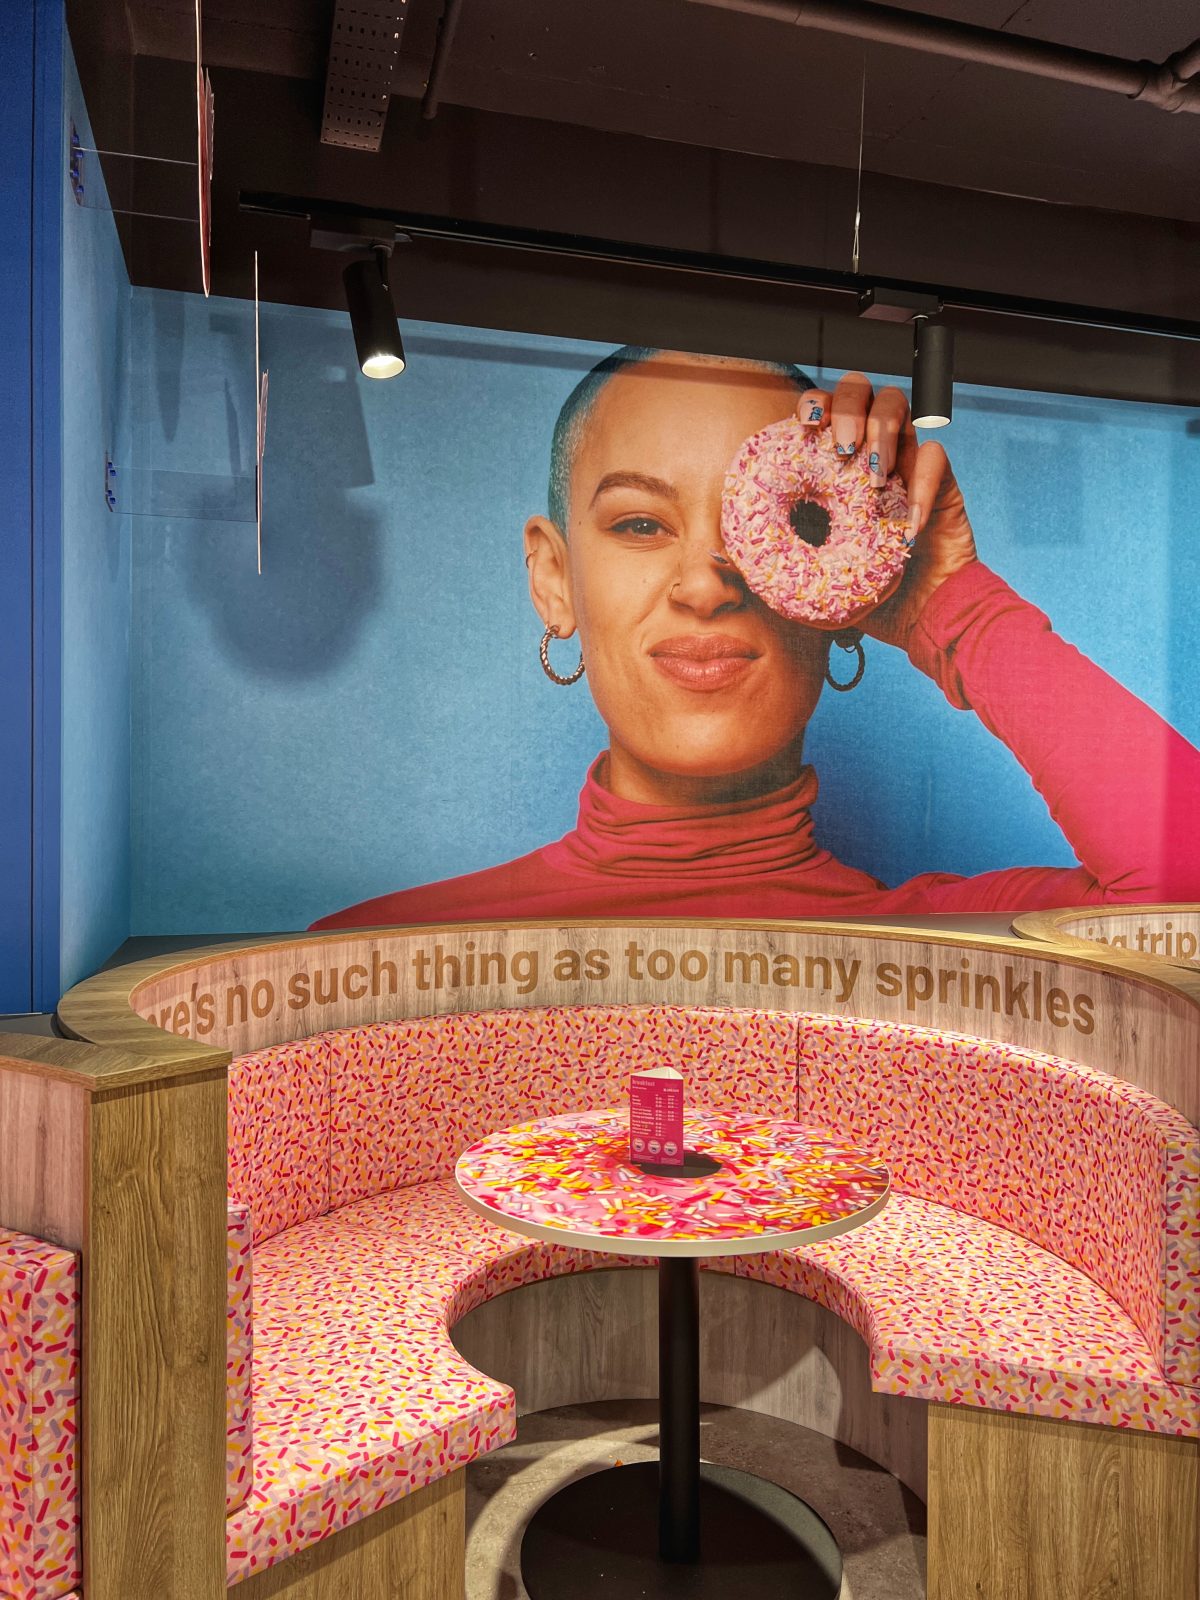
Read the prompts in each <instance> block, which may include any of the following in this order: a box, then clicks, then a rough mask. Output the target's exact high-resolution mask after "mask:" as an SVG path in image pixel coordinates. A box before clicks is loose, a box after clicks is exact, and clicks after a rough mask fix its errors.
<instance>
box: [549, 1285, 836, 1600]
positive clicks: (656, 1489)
mask: <svg viewBox="0 0 1200 1600" xmlns="http://www.w3.org/2000/svg"><path fill="white" fill-rule="evenodd" d="M658 1313H659V1322H658V1349H659V1396H660V1422H659V1460H658V1462H657V1463H655V1462H653V1461H648V1462H641V1463H638V1464H636V1465H634V1466H628V1467H612V1468H609V1469H607V1470H605V1471H601V1472H594V1473H591V1474H589V1475H588V1476H587V1477H586V1478H579V1479H577V1480H576V1481H575V1482H574V1483H571V1484H568V1485H567V1487H566V1488H565V1489H560V1490H559V1491H558V1493H557V1494H555V1495H552V1496H551V1498H550V1499H549V1500H547V1501H546V1502H545V1503H544V1504H543V1505H541V1506H540V1507H539V1508H538V1510H537V1511H536V1512H535V1513H534V1515H533V1517H532V1518H531V1520H530V1522H529V1525H528V1527H527V1528H526V1530H525V1537H524V1539H523V1541H522V1544H521V1577H522V1579H523V1580H524V1583H525V1587H526V1589H527V1590H528V1592H529V1595H530V1597H531V1600H593V1597H595V1600H609V1597H611V1600H635V1597H636V1600H718V1597H720V1600H733V1597H736V1600H836V1596H837V1594H838V1592H839V1590H840V1589H841V1582H842V1558H841V1554H840V1552H839V1550H838V1547H837V1543H836V1541H835V1540H834V1537H833V1535H832V1534H831V1533H830V1531H829V1529H828V1528H827V1527H826V1526H825V1524H824V1523H823V1522H822V1521H821V1519H820V1517H818V1516H817V1514H816V1512H815V1511H813V1509H812V1508H811V1507H810V1506H807V1505H805V1503H804V1501H803V1500H798V1499H797V1498H796V1496H795V1495H793V1494H789V1493H788V1491H787V1490H786V1489H781V1488H780V1487H779V1486H778V1484H774V1483H768V1482H767V1481H766V1480H765V1479H763V1478H756V1477H754V1476H753V1475H752V1474H750V1473H747V1472H737V1471H735V1470H734V1469H733V1468H731V1467H716V1466H711V1465H709V1464H708V1463H703V1464H702V1463H701V1460H700V1283H699V1263H698V1262H697V1261H696V1260H695V1259H693V1258H690V1257H679V1256H672V1257H663V1258H662V1259H661V1260H660V1262H659V1297H658Z"/></svg>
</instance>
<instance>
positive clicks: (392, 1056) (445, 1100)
mask: <svg viewBox="0 0 1200 1600" xmlns="http://www.w3.org/2000/svg"><path fill="white" fill-rule="evenodd" d="M795 1035H796V1023H795V1018H794V1017H792V1016H788V1015H786V1014H783V1013H774V1012H754V1011H729V1010H702V1009H699V1008H697V1009H690V1008H684V1007H672V1006H631V1007H614V1006H571V1007H553V1008H548V1009H542V1008H530V1009H526V1010H510V1011H492V1012H487V1013H483V1014H476V1015H462V1016H457V1015H447V1016H440V1017H432V1018H427V1019H424V1020H414V1021H398V1022H386V1023H378V1024H375V1025H373V1026H368V1027H364V1028H355V1029H348V1030H346V1031H345V1032H342V1033H334V1034H329V1035H326V1040H327V1044H328V1049H329V1055H330V1083H331V1100H332V1139H331V1161H332V1174H331V1181H330V1193H331V1203H332V1205H333V1206H335V1207H337V1206H342V1205H348V1204H350V1203H352V1202H353V1201H356V1200H361V1199H364V1198H365V1197H367V1196H369V1195H372V1194H379V1193H381V1192H383V1191H385V1190H388V1189H395V1188H400V1187H402V1186H404V1185H406V1184H410V1183H424V1182H427V1181H429V1180H430V1179H434V1178H445V1177H447V1176H449V1174H450V1173H451V1172H452V1171H453V1169H454V1163H455V1161H456V1160H457V1158H458V1156H459V1155H460V1154H461V1152H462V1151H463V1150H464V1149H465V1148H466V1147H467V1146H468V1145H469V1144H472V1143H474V1141H475V1140H476V1139H480V1138H483V1137H484V1135H486V1134H488V1133H492V1132H494V1131H495V1130H496V1129H498V1128H506V1127H511V1126H512V1125H513V1124H514V1123H518V1122H525V1121H528V1120H529V1119H530V1118H533V1117H539V1116H546V1115H549V1114H556V1115H565V1114H566V1113H568V1112H571V1111H589V1110H593V1109H596V1108H598V1107H602V1106H607V1105H613V1104H617V1103H619V1102H620V1101H621V1099H622V1097H623V1096H624V1095H625V1094H626V1092H627V1086H628V1079H629V1074H630V1073H631V1072H633V1071H636V1070H639V1069H645V1068H648V1067H652V1066H662V1065H667V1064H669V1065H672V1066H675V1067H677V1068H678V1069H679V1070H680V1071H681V1072H682V1073H683V1074H684V1077H685V1079H686V1083H687V1088H686V1093H687V1096H688V1101H689V1103H690V1104H691V1105H694V1106H697V1107H700V1106H714V1107H725V1106H737V1107H739V1108H741V1109H743V1110H746V1111H757V1112H760V1113H762V1114H763V1115H774V1116H783V1117H793V1116H795V1113H796V1068H795ZM256 1233H257V1225H256Z"/></svg>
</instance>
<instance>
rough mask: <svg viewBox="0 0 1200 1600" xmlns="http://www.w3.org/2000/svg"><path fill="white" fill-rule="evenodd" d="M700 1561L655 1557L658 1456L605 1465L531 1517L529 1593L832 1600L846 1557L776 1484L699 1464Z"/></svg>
mask: <svg viewBox="0 0 1200 1600" xmlns="http://www.w3.org/2000/svg"><path fill="white" fill-rule="evenodd" d="M700 1529H701V1532H700V1560H699V1561H698V1562H694V1563H686V1564H679V1565H675V1564H673V1563H667V1562H664V1561H661V1560H660V1559H659V1555H658V1463H657V1462H655V1461H646V1462H638V1463H636V1464H635V1465H633V1466H628V1467H610V1468H608V1469H607V1470H605V1471H602V1472H593V1473H591V1474H590V1475H589V1476H588V1477H586V1478H579V1479H577V1480H576V1481H575V1482H574V1483H570V1484H568V1485H567V1487H566V1488H565V1489H560V1490H559V1491H558V1493H557V1494H555V1495H552V1496H551V1497H550V1499H549V1500H547V1501H546V1502H545V1503H544V1504H543V1505H541V1506H539V1507H538V1509H537V1511H535V1512H534V1514H533V1517H532V1518H531V1519H530V1522H529V1525H528V1527H527V1528H526V1530H525V1537H524V1539H523V1540H522V1542H521V1577H522V1579H523V1580H524V1583H525V1587H526V1589H527V1590H528V1591H529V1594H530V1597H531V1600H568V1597H569V1600H635V1597H636V1600H731V1597H733V1596H736V1597H737V1600H836V1597H837V1595H838V1592H839V1590H840V1589H841V1584H842V1557H841V1552H840V1551H839V1550H838V1547H837V1543H836V1541H835V1540H834V1537H833V1535H832V1534H831V1533H830V1531H829V1529H828V1528H827V1527H826V1526H825V1524H824V1523H823V1522H822V1521H821V1519H820V1517H819V1516H818V1515H817V1514H816V1512H815V1511H814V1510H813V1509H812V1507H811V1506H807V1505H805V1503H804V1501H803V1500H797V1498H796V1497H795V1495H793V1494H789V1493H788V1491H787V1490H786V1489H781V1488H780V1487H779V1485H778V1484H775V1483H768V1482H767V1481H766V1479H764V1478H755V1477H752V1476H751V1474H750V1473H748V1472H737V1471H735V1470H734V1469H733V1468H732V1467H716V1466H711V1465H709V1463H707V1462H705V1463H703V1464H702V1465H701V1468H700Z"/></svg>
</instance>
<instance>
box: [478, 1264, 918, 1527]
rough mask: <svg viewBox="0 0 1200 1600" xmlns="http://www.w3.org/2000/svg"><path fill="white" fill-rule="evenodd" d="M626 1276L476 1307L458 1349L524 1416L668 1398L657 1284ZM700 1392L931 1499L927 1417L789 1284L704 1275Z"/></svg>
mask: <svg viewBox="0 0 1200 1600" xmlns="http://www.w3.org/2000/svg"><path fill="white" fill-rule="evenodd" d="M657 1276H658V1275H657V1273H656V1272H654V1271H653V1269H641V1268H637V1267H631V1268H616V1269H613V1270H610V1271H607V1272H604V1271H601V1272H581V1273H579V1274H577V1275H576V1276H572V1277H565V1278H551V1279H549V1280H548V1281H546V1282H544V1283H533V1284H529V1285H527V1286H526V1287H525V1288H522V1289H514V1290H512V1291H511V1292H510V1293H508V1294H504V1295H500V1296H499V1297H498V1298H497V1299H495V1300H490V1301H488V1302H487V1303H486V1304H485V1305H482V1306H479V1307H478V1308H477V1309H476V1310H474V1311H472V1312H469V1313H468V1315H467V1316H465V1317H464V1318H463V1319H462V1321H461V1322H460V1323H458V1325H457V1326H456V1327H455V1329H454V1330H453V1338H454V1343H455V1344H456V1345H457V1347H458V1348H459V1350H461V1352H462V1353H463V1355H464V1356H466V1358H467V1360H468V1361H470V1362H471V1363H472V1364H473V1365H474V1366H476V1367H478V1368H479V1370H480V1371H481V1372H486V1373H488V1374H490V1375H491V1376H492V1377H495V1378H499V1379H501V1381H502V1382H504V1383H508V1384H511V1385H512V1387H513V1388H514V1389H515V1390H516V1394H517V1406H518V1409H519V1411H520V1412H522V1413H524V1412H527V1411H546V1410H549V1409H550V1408H551V1407H552V1406H566V1405H580V1404H585V1403H587V1402H590V1401H597V1400H637V1399H648V1398H651V1397H653V1396H654V1395H656V1394H657V1393H658V1283H657ZM700 1393H701V1396H702V1397H703V1399H704V1400H706V1401H708V1402H709V1403H710V1404H712V1405H723V1406H739V1407H741V1408H742V1410H744V1411H757V1412H760V1413H762V1414H763V1415H764V1416H771V1417H779V1418H781V1419H782V1420H783V1421H785V1422H796V1423H799V1424H800V1425H801V1426H802V1427H805V1428H813V1429H814V1430H815V1431H816V1432H818V1433H823V1434H824V1435H825V1436H826V1437H827V1438H830V1439H837V1440H839V1441H840V1442H841V1443H842V1444H846V1445H849V1446H850V1448H851V1449H853V1450H857V1451H859V1453H860V1454H862V1455H864V1456H867V1457H868V1458H869V1459H870V1460H872V1461H877V1462H878V1463H879V1465H880V1466H882V1467H884V1468H886V1469H887V1471H888V1472H890V1473H891V1474H892V1475H893V1476H894V1477H896V1478H898V1479H899V1480H900V1481H901V1483H903V1484H906V1485H907V1487H908V1488H910V1489H911V1490H912V1491H913V1493H914V1494H916V1495H918V1496H920V1498H921V1499H922V1500H923V1499H925V1494H926V1442H925V1441H926V1429H925V1413H926V1411H927V1409H928V1407H927V1406H926V1403H925V1402H924V1401H921V1400H904V1399H900V1398H898V1397H897V1396H895V1395H887V1394H875V1393H874V1392H873V1390H872V1389H871V1378H870V1372H869V1370H868V1367H867V1352H866V1347H865V1345H864V1344H863V1342H862V1340H861V1339H860V1338H859V1337H858V1335H857V1334H856V1333H855V1332H853V1330H852V1329H850V1328H848V1327H847V1326H846V1324H845V1323H844V1322H842V1321H841V1320H840V1318H838V1317H835V1316H834V1315H833V1314H832V1313H831V1312H829V1311H826V1310H825V1309H824V1307H823V1306H819V1305H816V1304H815V1303H814V1302H813V1301H811V1300H804V1299H802V1298H801V1297H800V1296H799V1295H794V1294H789V1293H788V1291H787V1290H785V1289H775V1288H772V1287H771V1286H770V1285H768V1284H763V1283H753V1282H751V1281H750V1280H749V1279H746V1278H734V1277H730V1276H729V1275H728V1274H726V1273H723V1272H702V1273H701V1274H700Z"/></svg>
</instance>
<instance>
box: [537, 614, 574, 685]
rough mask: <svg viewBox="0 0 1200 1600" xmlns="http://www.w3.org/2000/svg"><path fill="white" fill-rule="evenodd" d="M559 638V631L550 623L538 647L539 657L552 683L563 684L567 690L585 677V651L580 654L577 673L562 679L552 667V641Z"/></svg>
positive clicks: (543, 669)
mask: <svg viewBox="0 0 1200 1600" xmlns="http://www.w3.org/2000/svg"><path fill="white" fill-rule="evenodd" d="M557 638H558V629H557V628H556V627H555V626H554V624H553V623H550V624H549V625H548V627H547V628H546V631H545V633H544V634H543V635H542V642H541V644H540V645H539V646H538V655H539V656H540V657H541V662H542V671H543V672H544V673H545V674H546V676H547V677H548V678H549V679H550V682H551V683H558V684H561V685H562V687H563V688H564V689H565V688H566V687H567V686H568V685H569V684H572V683H578V682H579V680H580V678H582V677H583V672H584V667H583V651H582V650H581V651H580V652H579V665H578V666H577V667H576V668H575V671H574V672H573V673H572V674H571V676H570V677H569V678H564V677H561V676H560V675H559V674H558V673H557V672H555V670H554V668H553V667H552V666H551V665H550V641H551V639H557Z"/></svg>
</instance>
